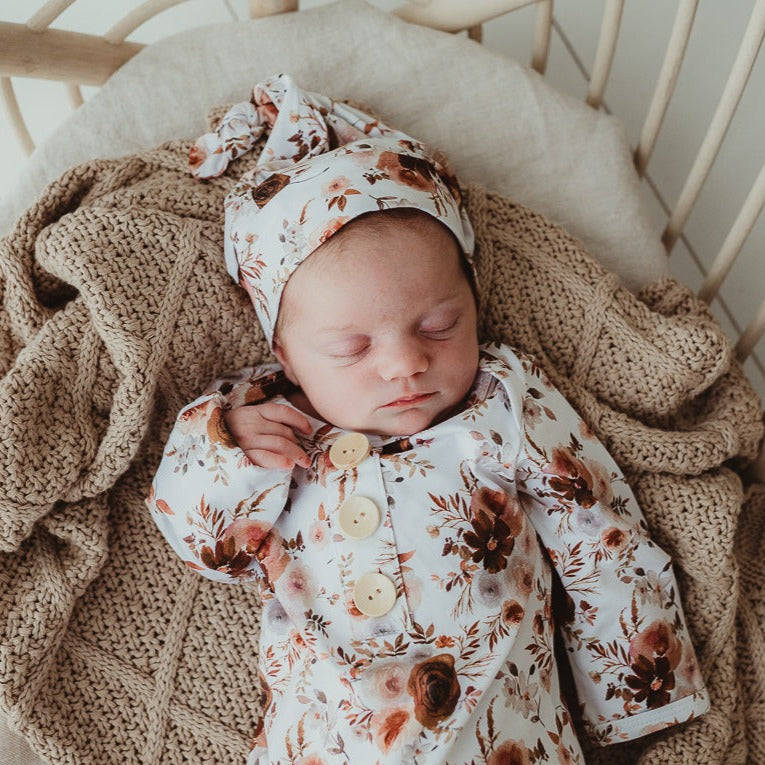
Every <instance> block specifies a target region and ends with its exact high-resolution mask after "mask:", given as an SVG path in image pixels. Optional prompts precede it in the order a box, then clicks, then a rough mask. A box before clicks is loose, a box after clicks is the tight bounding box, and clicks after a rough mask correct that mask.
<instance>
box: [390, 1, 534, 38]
mask: <svg viewBox="0 0 765 765" xmlns="http://www.w3.org/2000/svg"><path fill="white" fill-rule="evenodd" d="M534 2H537V0H470V2H465V0H410V2H407V3H404V5H402V6H400V7H398V8H396V9H395V10H393V11H392V13H394V14H395V15H396V16H398V17H399V18H402V19H404V21H410V22H412V23H413V24H421V25H422V26H426V27H432V28H433V29H441V30H442V31H444V32H459V31H461V30H462V29H470V27H475V26H478V25H479V24H483V23H484V22H485V21H490V20H491V19H494V18H497V16H502V15H503V14H505V13H509V12H510V11H515V10H518V8H524V7H525V6H527V5H532V3H534Z"/></svg>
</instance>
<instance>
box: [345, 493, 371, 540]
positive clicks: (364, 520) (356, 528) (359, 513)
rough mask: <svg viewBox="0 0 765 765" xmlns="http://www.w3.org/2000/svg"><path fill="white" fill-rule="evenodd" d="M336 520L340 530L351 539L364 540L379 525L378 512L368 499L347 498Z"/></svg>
mask: <svg viewBox="0 0 765 765" xmlns="http://www.w3.org/2000/svg"><path fill="white" fill-rule="evenodd" d="M337 518H338V522H339V524H340V530H341V531H342V532H343V534H345V536H347V537H350V538H351V539H366V538H367V537H368V536H369V535H370V534H374V532H375V531H376V530H377V527H378V526H379V525H380V511H379V510H378V508H377V505H376V504H375V503H374V502H373V501H372V500H371V499H369V498H368V497H357V496H353V497H348V499H346V500H345V502H343V504H342V506H341V507H340V511H339V512H338V516H337Z"/></svg>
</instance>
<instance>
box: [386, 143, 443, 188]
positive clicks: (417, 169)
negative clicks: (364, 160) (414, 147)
mask: <svg viewBox="0 0 765 765" xmlns="http://www.w3.org/2000/svg"><path fill="white" fill-rule="evenodd" d="M377 167H378V168H379V169H380V170H384V171H385V172H387V173H388V175H389V177H390V178H391V179H393V180H394V181H398V182H399V183H403V184H405V185H407V186H410V187H411V188H413V189H418V190H419V191H435V188H436V184H435V183H434V182H433V177H432V169H431V165H430V163H429V162H426V161H425V160H424V159H421V158H420V157H413V156H411V155H409V154H396V152H393V151H384V152H382V153H381V154H380V158H379V159H378V161H377Z"/></svg>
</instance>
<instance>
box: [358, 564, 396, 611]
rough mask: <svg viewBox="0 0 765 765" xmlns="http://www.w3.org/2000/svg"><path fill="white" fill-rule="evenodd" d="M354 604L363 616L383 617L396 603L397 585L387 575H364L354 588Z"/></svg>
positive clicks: (371, 573)
mask: <svg viewBox="0 0 765 765" xmlns="http://www.w3.org/2000/svg"><path fill="white" fill-rule="evenodd" d="M353 602H354V603H355V604H356V608H358V609H359V611H361V613H362V614H366V615H367V616H383V614H387V613H388V611H390V610H391V608H393V604H394V603H395V602H396V585H395V584H393V582H392V581H391V580H390V579H388V577H387V576H385V574H378V573H377V572H375V571H373V572H370V573H368V574H362V576H360V577H359V579H358V581H357V582H356V585H355V586H354V588H353Z"/></svg>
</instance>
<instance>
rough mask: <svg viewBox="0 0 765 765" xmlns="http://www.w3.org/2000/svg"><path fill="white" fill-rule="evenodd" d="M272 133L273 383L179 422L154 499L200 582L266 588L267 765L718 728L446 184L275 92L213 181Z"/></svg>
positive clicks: (265, 162)
mask: <svg viewBox="0 0 765 765" xmlns="http://www.w3.org/2000/svg"><path fill="white" fill-rule="evenodd" d="M264 130H267V131H269V137H268V140H267V142H266V144H265V148H264V149H263V152H262V154H261V156H260V159H259V160H258V164H257V165H256V166H255V168H254V169H253V170H251V171H250V172H249V173H247V174H246V175H245V176H244V177H243V178H242V180H241V181H240V182H239V183H238V184H237V186H236V187H235V188H234V189H233V190H232V191H231V193H230V194H229V195H228V197H227V199H226V224H225V255H226V262H227V266H228V269H229V272H230V273H231V274H232V276H233V277H234V278H235V279H236V280H237V281H238V282H239V283H240V284H241V285H242V286H243V287H244V288H245V289H246V290H247V292H248V294H249V296H250V298H251V300H252V302H253V304H254V308H255V311H256V313H257V316H258V319H259V321H260V324H261V326H262V328H263V332H264V333H265V337H266V339H267V341H268V343H269V345H270V347H271V348H272V350H273V352H274V354H275V356H276V358H277V359H278V364H276V363H274V364H266V365H262V366H258V367H254V368H252V367H248V368H245V369H242V370H240V371H238V372H235V373H233V374H230V375H226V376H225V377H223V378H221V379H219V380H217V381H215V382H214V383H213V384H212V385H211V387H210V388H209V389H208V390H207V392H206V393H204V395H202V396H200V397H199V398H197V399H196V400H195V401H193V402H191V403H190V404H188V405H187V406H186V407H184V408H183V409H182V410H181V412H180V414H179V415H178V419H177V422H176V424H175V426H174V428H173V430H172V432H171V434H170V436H169V439H168V443H167V446H166V447H165V449H164V452H163V457H162V461H161V463H160V465H159V468H158V470H157V474H156V476H155V478H154V480H153V483H152V488H151V492H150V495H149V497H148V499H147V504H148V506H149V508H150V510H151V513H152V516H153V517H154V519H155V521H156V523H157V525H158V526H159V528H160V529H161V530H162V532H163V533H164V535H165V536H166V538H167V540H168V541H169V543H170V544H171V546H172V547H173V548H174V550H175V551H176V552H177V554H178V555H179V556H180V557H181V559H182V560H183V561H184V562H185V563H186V565H187V566H189V567H190V568H192V569H193V570H195V571H198V572H199V573H201V574H203V575H204V576H207V577H209V578H210V579H214V580H216V581H221V582H234V583H236V582H249V581H254V582H256V583H257V586H258V588H259V592H260V598H261V602H262V616H261V633H260V650H259V655H258V673H257V676H255V672H253V679H252V681H253V682H254V683H255V682H257V683H258V684H259V688H261V689H262V698H263V710H264V714H263V718H262V720H261V721H260V722H259V724H258V727H257V730H256V731H255V733H254V738H253V748H252V751H251V754H250V758H249V760H248V762H249V763H251V764H252V765H254V764H255V763H260V764H261V765H265V763H281V764H283V765H286V763H311V764H316V765H318V764H319V763H327V764H328V763H351V764H352V765H362V764H363V765H368V764H369V765H371V764H372V763H421V764H423V765H424V764H425V763H477V762H485V763H490V764H491V765H498V764H499V763H514V764H517V765H526V764H530V763H540V762H555V763H583V762H584V758H583V755H582V750H581V747H580V743H579V741H578V739H577V735H576V733H575V725H574V723H575V722H577V723H578V729H579V730H580V731H583V732H584V733H585V734H586V735H588V736H589V737H591V738H592V739H593V740H595V741H597V742H599V743H600V744H603V745H607V744H613V743H617V742H620V741H626V740H628V739H632V738H636V737H639V736H643V735H646V734H647V733H650V732H652V731H656V730H659V729H661V728H664V727H667V726H670V725H674V724H677V723H679V722H683V721H686V720H690V719H692V718H694V717H697V716H699V715H701V714H703V713H704V712H705V711H706V710H707V709H708V704H709V702H708V696H707V693H706V691H705V689H704V687H703V681H702V678H701V675H700V673H699V670H698V666H697V662H696V658H695V654H694V650H693V647H692V645H691V642H690V639H689V636H688V631H687V629H686V624H685V619H684V616H683V612H682V607H681V603H680V600H679V593H678V588H677V584H676V582H675V578H674V575H673V572H672V566H671V561H670V559H669V557H668V556H667V555H666V554H665V553H664V552H663V551H662V550H661V549H659V548H658V547H657V546H656V545H655V544H654V543H653V542H652V541H651V539H650V537H649V535H648V531H647V527H646V523H645V520H644V518H643V516H642V513H641V511H640V508H639V507H638V505H637V503H636V501H635V497H634V496H633V494H632V492H631V490H630V488H629V486H628V485H627V483H626V482H625V479H624V477H623V475H622V473H621V472H620V470H619V468H618V467H617V465H616V464H615V462H614V460H613V459H612V458H611V457H610V456H609V454H608V452H607V451H606V449H605V448H604V447H603V445H602V444H601V443H600V442H599V441H598V440H597V439H596V438H595V437H594V435H593V433H592V432H591V431H590V429H589V428H588V426H587V424H586V423H585V422H584V421H583V420H582V419H581V418H580V417H579V416H578V415H577V413H576V412H575V411H574V410H573V408H572V407H571V406H570V405H569V404H568V403H567V402H566V400H565V399H564V398H563V396H562V395H561V394H560V393H559V392H558V391H557V390H556V389H555V388H554V387H553V386H552V385H551V384H550V382H549V381H548V380H547V379H546V377H545V375H544V373H543V371H542V370H541V368H540V367H539V366H537V365H536V364H535V363H534V361H533V360H532V359H531V358H529V357H527V356H525V355H524V354H522V353H520V352H518V351H515V350H513V349H512V348H511V347H509V346H507V345H505V344H502V343H499V342H491V343H487V344H483V345H481V344H479V342H478V333H477V304H478V301H479V299H486V295H483V296H480V292H479V287H480V285H478V284H477V283H476V279H475V275H474V270H473V261H472V255H473V250H474V237H473V230H472V228H471V224H470V221H469V219H468V217H467V214H466V212H465V210H464V208H463V206H462V204H461V199H460V189H459V185H458V184H457V182H456V180H455V178H454V176H453V175H452V174H451V173H450V171H449V170H448V168H447V167H446V165H445V162H444V161H443V160H442V159H437V158H436V157H435V156H434V155H433V154H432V153H431V152H429V150H428V149H427V148H426V147H425V146H424V145H423V144H422V143H420V142H419V141H417V140H415V139H413V138H411V137H409V136H407V135H405V134H403V133H401V132H399V131H396V130H393V129H391V128H389V127H387V126H385V125H383V124H381V123H380V122H379V121H377V120H375V119H374V118H372V117H370V116H369V115H367V114H364V113H363V112H361V111H359V110H357V109H354V108H352V107H350V106H347V105H345V104H340V103H337V102H334V101H332V100H330V99H328V98H325V97H323V96H320V95H317V94H314V93H308V92H305V91H302V90H301V89H300V88H298V87H297V86H296V85H295V83H294V82H293V81H292V80H291V78H289V77H288V76H285V75H279V76H276V77H272V78H270V79H269V80H267V81H265V82H263V83H261V84H260V85H258V86H257V87H256V88H255V90H254V91H253V99H252V102H251V103H247V104H238V105H237V106H235V107H234V108H233V109H232V110H231V111H230V112H229V113H228V114H227V115H226V117H224V119H223V121H222V123H221V125H220V127H219V128H218V130H217V131H216V132H215V133H211V134H208V135H206V136H204V137H203V138H202V139H200V141H199V142H198V143H197V144H196V146H195V147H194V149H193V150H192V155H191V162H192V168H193V172H194V173H195V174H196V175H197V176H198V177H202V178H205V177H213V176H215V175H219V174H220V173H222V172H223V171H224V169H225V167H226V166H227V164H228V162H229V161H230V160H231V159H233V158H235V157H237V156H239V155H240V154H242V153H244V152H245V151H247V150H249V148H251V147H252V145H253V144H254V142H255V141H256V140H257V139H258V138H259V137H260V135H261V134H262V133H263V131H264ZM554 579H558V580H559V582H560V584H561V585H562V588H561V589H562V593H563V594H562V597H560V598H556V600H555V604H556V605H555V609H553V598H552V590H553V580H554ZM556 587H557V585H556ZM556 627H557V630H558V632H559V634H560V638H561V643H562V646H563V651H561V652H560V654H561V656H562V655H563V654H565V661H566V662H567V664H568V665H569V669H568V673H567V674H569V675H570V676H571V677H572V679H573V689H572V692H571V693H568V694H566V695H565V696H564V693H563V692H562V690H561V681H560V679H559V658H561V656H558V655H557V654H556V652H555V651H554V632H555V628H556ZM243 661H244V663H243V666H244V667H245V668H247V669H249V667H250V666H251V664H250V662H248V661H247V660H246V658H245V659H244V660H243Z"/></svg>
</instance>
